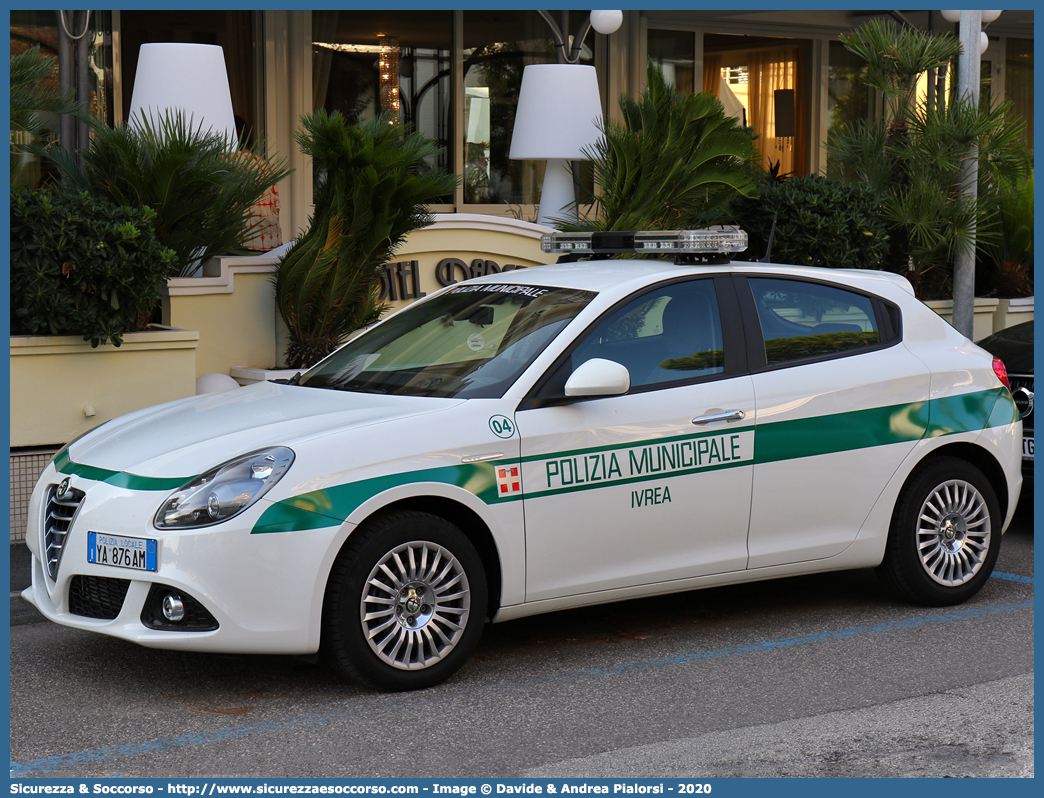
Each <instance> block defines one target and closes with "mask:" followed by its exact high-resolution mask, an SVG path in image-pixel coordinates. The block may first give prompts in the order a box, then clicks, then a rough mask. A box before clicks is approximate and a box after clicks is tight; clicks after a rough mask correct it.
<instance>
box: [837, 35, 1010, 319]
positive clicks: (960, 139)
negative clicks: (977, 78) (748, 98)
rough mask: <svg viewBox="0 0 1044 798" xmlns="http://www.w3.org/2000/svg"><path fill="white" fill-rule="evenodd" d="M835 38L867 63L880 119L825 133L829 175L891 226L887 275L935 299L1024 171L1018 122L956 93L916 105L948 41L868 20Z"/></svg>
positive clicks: (954, 46)
mask: <svg viewBox="0 0 1044 798" xmlns="http://www.w3.org/2000/svg"><path fill="white" fill-rule="evenodd" d="M842 41H843V42H844V44H845V46H846V47H847V48H848V49H849V50H851V51H852V52H853V53H855V54H856V55H859V56H860V57H861V58H863V59H864V60H865V61H866V62H867V66H866V71H865V74H866V83H867V85H869V86H872V87H873V88H876V89H879V90H880V91H882V92H883V93H884V95H885V97H886V99H887V102H888V113H887V115H886V116H885V118H884V119H875V120H869V121H862V122H860V123H858V124H855V125H852V126H849V127H846V128H844V129H842V130H838V131H831V134H830V137H829V139H828V142H827V153H828V171H829V174H830V175H832V176H836V177H839V178H841V179H844V180H848V181H850V182H856V183H863V184H866V185H869V186H871V187H872V188H874V189H875V190H876V191H878V192H879V193H880V194H881V196H882V197H883V198H884V208H885V215H886V217H887V219H888V220H889V222H890V223H891V226H892V234H891V241H892V252H891V254H890V256H889V261H890V262H889V264H888V265H889V268H891V269H893V270H894V271H898V272H902V273H906V274H907V276H909V277H910V278H911V282H913V284H914V287H915V288H916V289H917V291H918V296H921V297H922V298H942V297H944V296H945V295H946V294H947V293H948V291H949V288H948V286H949V283H950V274H951V270H950V269H948V268H945V267H947V266H948V265H949V264H950V263H951V262H952V259H953V256H954V253H955V252H957V251H958V249H959V248H960V247H962V246H964V245H965V244H966V243H967V242H968V241H969V240H971V239H972V237H974V238H975V239H976V240H977V241H978V242H979V243H985V244H988V243H990V241H991V240H993V239H994V238H995V237H996V222H997V214H996V208H997V207H998V204H999V202H1000V200H1001V199H1003V198H1004V197H1005V196H1008V195H1009V194H1010V193H1011V192H1012V191H1014V190H1015V189H1016V187H1017V186H1018V185H1019V184H1020V182H1021V181H1023V180H1024V179H1025V176H1026V175H1027V174H1028V170H1029V166H1030V158H1029V154H1028V152H1027V151H1026V148H1025V145H1024V144H1023V143H1022V128H1023V124H1022V123H1021V122H1020V121H1019V120H1018V119H1017V117H1016V116H1015V114H1014V113H1012V111H1011V106H1010V104H1009V103H1002V104H1001V105H999V106H997V107H991V106H990V105H989V104H988V103H982V104H980V105H979V106H978V107H973V105H972V104H971V103H970V102H969V101H967V100H963V99H958V98H957V97H956V96H951V98H950V100H949V102H942V101H941V100H942V98H939V101H936V102H932V103H929V102H926V101H923V100H919V99H918V97H917V94H916V91H915V87H916V84H917V80H918V78H919V76H920V75H921V74H922V73H924V72H925V71H927V70H929V69H939V68H942V67H945V66H947V64H948V63H949V62H950V60H952V59H953V58H954V57H956V55H957V54H958V52H959V50H960V44H959V42H957V41H956V40H955V39H954V38H953V37H952V36H950V35H948V34H944V35H942V36H934V35H932V34H930V33H926V32H924V31H919V30H916V29H913V28H909V27H904V28H899V27H897V26H896V25H895V24H894V23H891V22H890V21H881V20H872V21H871V22H868V23H867V24H865V25H863V26H862V27H860V28H858V29H857V30H856V31H854V32H853V33H851V34H849V35H847V36H842ZM975 142H977V143H978V156H977V157H978V164H979V190H978V199H977V201H976V202H975V203H974V204H969V203H968V202H967V201H966V198H965V197H964V195H963V193H962V191H961V185H962V182H963V177H962V169H961V167H962V162H963V160H964V159H965V158H966V157H967V153H968V151H969V147H970V146H971V145H972V144H973V143H975Z"/></svg>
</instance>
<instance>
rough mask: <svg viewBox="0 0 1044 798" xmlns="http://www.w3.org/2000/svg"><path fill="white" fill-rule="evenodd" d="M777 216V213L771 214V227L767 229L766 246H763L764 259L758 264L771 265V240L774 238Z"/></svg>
mask: <svg viewBox="0 0 1044 798" xmlns="http://www.w3.org/2000/svg"><path fill="white" fill-rule="evenodd" d="M777 216H779V211H776V212H775V213H773V214H772V227H771V228H770V229H769V237H768V244H766V245H765V257H763V258H762V259H761V260H759V261H758V263H772V239H774V238H775V237H776V217H777Z"/></svg>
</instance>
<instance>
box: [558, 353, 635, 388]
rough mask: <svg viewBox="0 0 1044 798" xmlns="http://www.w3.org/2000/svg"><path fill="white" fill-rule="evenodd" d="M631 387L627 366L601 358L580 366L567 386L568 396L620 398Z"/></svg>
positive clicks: (567, 382)
mask: <svg viewBox="0 0 1044 798" xmlns="http://www.w3.org/2000/svg"><path fill="white" fill-rule="evenodd" d="M630 387H631V375H630V373H629V372H628V371H627V368H626V367H625V366H622V365H620V364H619V363H616V362H615V361H612V360H604V359H602V358H600V357H596V358H592V359H591V360H588V361H586V362H584V363H582V364H581V365H580V367H579V368H578V369H577V370H576V371H574V372H573V373H572V375H571V376H570V377H569V379H568V380H567V381H566V384H565V395H566V396H619V395H620V394H622V393H627V391H628V390H629V389H630Z"/></svg>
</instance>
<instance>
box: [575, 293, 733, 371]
mask: <svg viewBox="0 0 1044 798" xmlns="http://www.w3.org/2000/svg"><path fill="white" fill-rule="evenodd" d="M596 357H597V358H603V359H605V360H612V361H614V362H616V363H620V364H622V365H624V366H626V367H627V370H628V371H629V372H630V374H631V386H632V387H641V386H646V385H657V384H660V383H668V382H678V381H682V380H689V379H692V378H695V377H703V376H706V375H709V374H718V373H720V372H722V371H724V370H725V352H724V349H723V346H722V332H721V318H720V316H719V315H718V300H717V296H716V294H715V291H714V281H713V280H693V281H688V282H681V283H672V284H670V285H667V286H664V287H662V288H659V289H657V290H655V291H651V292H649V293H647V294H642V295H641V296H639V297H637V298H636V299H634V300H633V301H631V302H629V303H628V304H626V305H624V307H622V308H620V309H619V310H617V311H616V312H615V313H613V314H612V315H611V316H610V317H609V318H607V319H606V320H604V321H603V322H602V323H601V324H599V325H598V327H596V328H595V329H594V330H593V331H592V332H591V334H590V335H589V336H588V338H587V339H586V340H585V341H584V342H583V343H582V344H581V345H580V347H579V348H578V349H577V350H576V351H575V352H574V353H573V358H572V367H573V369H575V368H576V367H577V366H579V365H580V364H582V363H584V362H586V361H588V360H591V359H592V358H596Z"/></svg>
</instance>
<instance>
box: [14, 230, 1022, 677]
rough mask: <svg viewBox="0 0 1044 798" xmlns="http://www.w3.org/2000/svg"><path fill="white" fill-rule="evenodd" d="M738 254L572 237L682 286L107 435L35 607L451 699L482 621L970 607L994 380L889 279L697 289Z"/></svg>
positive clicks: (592, 289) (993, 370)
mask: <svg viewBox="0 0 1044 798" xmlns="http://www.w3.org/2000/svg"><path fill="white" fill-rule="evenodd" d="M744 246H745V236H744V235H743V234H742V233H741V232H739V231H733V230H710V231H696V232H678V233H655V234H605V235H603V236H597V235H596V236H594V237H590V236H589V237H587V238H584V237H582V236H576V235H568V234H558V235H556V236H554V237H552V238H551V239H550V240H549V241H547V242H545V248H546V249H547V250H548V251H553V252H559V253H561V252H573V253H583V252H592V251H593V252H595V253H596V254H597V253H599V252H619V251H622V250H627V251H639V252H645V253H649V252H681V253H682V257H681V258H680V262H678V263H674V264H672V263H669V262H664V261H658V260H636V259H633V258H632V259H610V260H597V259H596V260H590V261H587V262H571V263H558V264H555V265H547V266H540V267H536V268H531V269H527V270H525V271H518V272H514V273H512V274H511V275H510V276H508V275H503V274H501V275H492V276H488V277H483V278H479V279H475V280H470V281H468V282H464V283H460V284H457V285H454V286H451V287H449V288H446V289H444V290H442V291H439V292H438V293H437V294H434V295H432V296H429V297H427V298H426V299H424V300H422V301H419V302H417V303H415V304H413V305H412V306H410V307H408V308H406V309H404V310H402V311H400V312H398V313H396V314H394V315H393V316H391V317H389V318H388V319H387V320H385V321H384V322H382V323H380V324H378V325H376V326H375V327H373V328H372V329H370V330H369V331H367V332H365V333H364V334H362V335H360V336H359V337H357V338H355V339H354V340H353V341H351V342H350V343H348V344H347V345H345V346H344V347H342V348H341V349H340V350H338V351H337V352H336V353H334V354H333V355H331V356H330V357H329V358H327V359H326V360H324V361H323V362H321V363H319V364H318V365H317V366H315V367H314V368H312V369H310V370H309V371H307V372H305V373H304V374H303V375H301V376H300V378H299V379H296V380H295V381H294V382H295V383H296V384H273V383H262V384H258V385H252V386H249V387H245V388H240V389H238V390H234V391H230V392H228V393H222V394H212V395H205V396H197V397H194V398H190V399H185V400H181V401H177V402H171V403H169V404H166V405H161V406H159V407H155V408H150V409H147V410H142V411H140V412H137V413H132V414H131V415H128V416H124V417H122V418H119V419H115V420H113V421H111V422H109V423H107V424H105V425H104V426H102V427H100V428H98V429H96V430H94V431H93V432H91V433H89V434H88V435H86V436H84V437H83V438H81V439H79V440H77V441H75V442H74V443H72V444H70V445H69V446H68V447H66V448H65V449H64V450H63V451H61V452H60V453H59V455H58V456H57V457H56V458H55V461H54V463H53V464H52V465H51V466H49V467H48V468H47V470H46V471H45V473H44V474H43V476H42V478H41V480H40V482H39V485H38V486H37V488H36V490H35V492H34V493H33V497H32V504H31V507H30V510H29V518H30V521H29V530H28V543H29V547H30V548H31V549H32V551H33V554H34V560H33V562H34V565H33V584H32V587H31V588H29V589H27V590H26V591H25V593H23V595H24V596H25V598H26V599H28V600H29V601H30V602H31V603H32V604H34V605H35V606H36V607H37V608H38V609H39V610H40V611H41V612H42V613H43V614H44V615H45V616H47V617H48V618H50V619H51V620H54V621H57V622H59V623H62V624H66V625H68V626H73V627H76V628H79V629H88V630H92V631H97V632H102V633H105V634H110V635H114V636H117V637H121V638H123V639H126V640H132V641H135V642H137V643H140V644H142V645H145V646H152V647H156V648H170V649H182V650H191V651H214V652H252V653H279V654H310V653H315V652H317V651H320V649H321V650H323V651H325V652H326V654H327V655H328V657H329V659H330V661H331V662H332V663H333V664H334V665H335V666H336V667H337V668H338V669H339V670H340V671H341V672H342V673H344V674H346V675H348V676H351V677H354V678H357V679H361V680H363V681H365V682H368V683H370V684H372V685H376V686H378V687H381V688H386V689H410V688H418V687H424V686H428V685H432V684H435V683H437V682H439V681H441V680H443V679H446V678H447V677H449V676H450V675H451V674H452V673H454V672H455V671H456V670H457V669H458V668H459V667H460V666H461V665H462V664H463V662H464V660H465V659H466V658H467V656H468V654H469V653H470V652H471V650H472V649H473V648H474V646H475V644H476V642H477V640H478V637H479V635H480V633H481V630H482V627H483V625H484V623H485V622H486V620H487V619H491V620H493V621H506V620H510V619H513V618H519V617H522V616H525V615H531V614H535V613H541V612H548V611H552V610H558V609H562V608H566V607H578V606H583V605H590V604H599V603H603V602H610V601H616V600H619V599H627V598H632V597H636V596H650V595H655V594H661V593H669V592H675V591H684V590H692V589H695V588H701V587H709V586H712V585H723V584H730V583H737V582H746V581H752V580H760V579H769V578H773V577H781V576H790V575H794V574H808V573H814V572H818V571H828V570H837V569H847V568H865V567H872V566H879V570H880V572H881V573H882V574H883V576H884V577H885V578H886V580H887V581H889V582H890V583H891V584H892V585H894V587H895V588H896V589H897V590H898V591H899V592H900V593H901V594H902V595H904V596H905V597H907V598H909V599H911V600H914V601H917V602H923V603H926V604H934V605H944V604H953V603H956V602H960V601H964V600H965V599H967V598H968V597H970V596H972V595H973V594H974V593H975V592H976V591H977V590H979V588H980V587H981V586H982V585H983V583H984V582H985V581H986V579H987V578H988V576H989V574H990V571H991V570H992V568H993V565H994V562H995V561H996V558H997V552H998V549H999V546H1000V542H1001V534H1002V532H1003V531H1004V529H1005V527H1006V525H1007V523H1008V521H1009V520H1010V517H1011V515H1012V512H1013V509H1014V507H1015V504H1016V502H1017V500H1018V496H1019V491H1020V488H1021V477H1020V473H1019V467H1020V461H1021V455H1022V450H1021V447H1022V429H1021V422H1020V419H1019V415H1018V413H1017V411H1016V409H1015V406H1014V404H1013V401H1012V397H1011V394H1010V392H1009V389H1008V388H1007V387H1006V384H1005V380H1006V377H1005V374H1004V369H1003V365H1002V364H1000V361H997V360H994V359H993V358H992V357H991V356H990V355H988V354H987V353H985V352H984V351H983V350H981V349H979V348H978V347H977V346H975V345H974V344H973V343H971V342H970V341H968V340H967V339H965V338H964V336H962V335H960V334H958V333H957V332H956V331H955V330H954V329H953V328H952V327H950V326H949V325H948V324H946V323H945V322H944V321H942V320H941V319H940V318H939V317H938V316H937V315H936V314H935V313H933V312H932V311H931V310H929V309H928V308H926V307H925V306H924V305H923V304H921V303H920V302H918V301H917V300H916V299H915V298H914V296H913V294H912V292H911V289H910V286H909V284H908V283H907V282H906V281H905V280H904V279H903V278H901V277H898V276H896V275H893V274H889V273H885V272H857V271H846V270H821V269H818V270H817V269H812V268H802V267H794V266H781V265H775V264H760V263H739V262H732V263H730V262H728V260H727V259H725V258H718V259H715V258H713V257H710V258H706V257H705V258H704V259H703V262H700V260H701V258H700V256H699V253H706V252H711V253H722V252H724V253H728V252H731V251H735V250H737V249H742V248H743V247H744ZM716 260H717V262H715V261H716Z"/></svg>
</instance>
